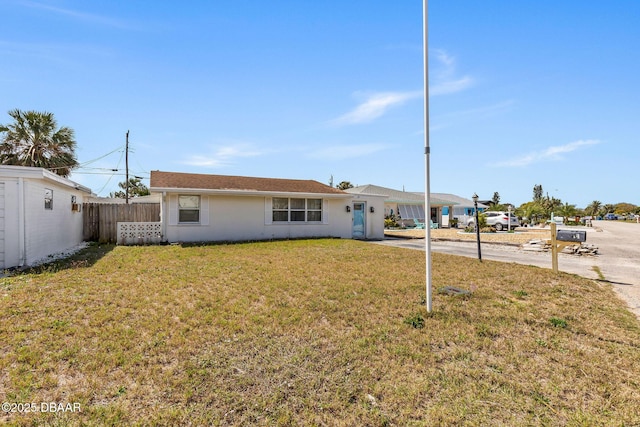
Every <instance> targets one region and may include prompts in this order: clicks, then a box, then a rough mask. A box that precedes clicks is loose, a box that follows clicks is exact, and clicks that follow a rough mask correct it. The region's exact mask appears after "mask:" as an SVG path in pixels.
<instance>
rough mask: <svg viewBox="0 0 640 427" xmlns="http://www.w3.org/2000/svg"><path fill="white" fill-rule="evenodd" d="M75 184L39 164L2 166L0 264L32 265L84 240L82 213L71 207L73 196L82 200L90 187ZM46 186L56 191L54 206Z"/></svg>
mask: <svg viewBox="0 0 640 427" xmlns="http://www.w3.org/2000/svg"><path fill="white" fill-rule="evenodd" d="M76 186H77V185H76V184H75V183H74V182H72V181H69V180H66V179H63V178H60V177H58V176H54V174H52V173H50V172H47V171H43V170H42V169H39V168H26V167H17V166H2V167H0V188H2V190H1V191H0V193H1V194H2V196H3V197H0V203H2V204H3V206H4V209H1V208H0V240H1V241H0V252H2V255H1V256H0V258H1V264H0V268H9V267H16V266H22V265H30V264H32V263H33V262H35V261H37V260H40V259H42V258H46V257H47V256H48V255H51V254H54V253H57V252H62V251H64V250H66V249H69V248H72V247H74V246H76V245H78V244H79V243H81V242H82V213H81V212H73V211H72V210H71V196H75V197H76V202H77V203H79V204H82V202H83V197H84V196H85V195H88V193H89V190H88V189H86V188H84V187H81V186H77V187H78V189H76V188H75V187H76ZM45 188H47V189H50V190H52V191H53V209H51V210H48V209H45V206H44V198H45V197H44V195H45ZM0 206H2V205H0Z"/></svg>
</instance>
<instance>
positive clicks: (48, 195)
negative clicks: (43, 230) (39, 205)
mask: <svg viewBox="0 0 640 427" xmlns="http://www.w3.org/2000/svg"><path fill="white" fill-rule="evenodd" d="M44 208H45V209H53V190H50V189H49V188H45V189H44Z"/></svg>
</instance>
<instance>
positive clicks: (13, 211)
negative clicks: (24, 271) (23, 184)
mask: <svg viewBox="0 0 640 427" xmlns="http://www.w3.org/2000/svg"><path fill="white" fill-rule="evenodd" d="M0 185H2V187H3V195H4V217H3V221H2V229H1V232H2V237H3V239H2V240H3V257H2V258H3V259H2V265H1V267H2V268H8V267H13V266H16V265H18V263H19V262H20V247H21V245H20V234H21V233H20V230H19V226H20V221H19V220H18V214H19V210H18V180H17V179H9V178H0Z"/></svg>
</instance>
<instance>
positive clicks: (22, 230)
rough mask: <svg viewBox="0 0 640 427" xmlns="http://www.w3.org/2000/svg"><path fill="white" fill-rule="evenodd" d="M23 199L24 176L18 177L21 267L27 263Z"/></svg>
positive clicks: (19, 264)
mask: <svg viewBox="0 0 640 427" xmlns="http://www.w3.org/2000/svg"><path fill="white" fill-rule="evenodd" d="M24 204H25V200H24V178H22V177H19V178H18V251H19V258H18V266H19V267H23V266H24V265H25V264H26V263H27V233H26V230H25V227H26V218H25V213H26V211H25V206H24Z"/></svg>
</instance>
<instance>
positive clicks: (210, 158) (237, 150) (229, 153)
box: [182, 143, 264, 168]
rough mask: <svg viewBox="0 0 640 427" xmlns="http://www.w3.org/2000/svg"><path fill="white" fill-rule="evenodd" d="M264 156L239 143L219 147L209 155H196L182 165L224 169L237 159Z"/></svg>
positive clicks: (247, 145)
mask: <svg viewBox="0 0 640 427" xmlns="http://www.w3.org/2000/svg"><path fill="white" fill-rule="evenodd" d="M263 154H264V153H263V152H261V151H259V150H257V149H255V148H254V147H253V146H252V145H251V144H244V143H239V144H233V145H225V146H223V147H218V148H216V149H215V150H214V151H213V153H211V154H208V155H202V154H194V155H192V156H190V157H189V158H188V159H187V160H185V161H183V162H182V163H184V164H187V165H191V166H198V167H208V168H223V167H227V166H231V165H233V164H235V163H236V159H239V158H244V157H257V156H261V155H263Z"/></svg>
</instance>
